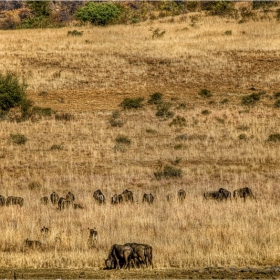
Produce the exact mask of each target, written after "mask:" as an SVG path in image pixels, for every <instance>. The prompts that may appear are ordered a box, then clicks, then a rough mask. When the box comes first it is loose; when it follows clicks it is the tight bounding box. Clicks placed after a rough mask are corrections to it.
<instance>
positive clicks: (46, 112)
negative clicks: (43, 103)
mask: <svg viewBox="0 0 280 280" xmlns="http://www.w3.org/2000/svg"><path fill="white" fill-rule="evenodd" d="M32 113H34V114H37V115H39V116H44V117H50V116H51V115H52V113H53V110H52V109H51V108H49V107H45V108H42V107H38V106H34V107H33V108H32Z"/></svg>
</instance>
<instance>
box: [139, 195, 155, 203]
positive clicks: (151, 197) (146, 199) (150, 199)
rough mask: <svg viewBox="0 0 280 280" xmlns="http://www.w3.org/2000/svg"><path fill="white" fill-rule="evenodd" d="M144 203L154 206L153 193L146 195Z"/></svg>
mask: <svg viewBox="0 0 280 280" xmlns="http://www.w3.org/2000/svg"><path fill="white" fill-rule="evenodd" d="M142 202H147V203H148V204H153V202H154V196H153V195H152V194H151V193H150V194H147V193H144V195H143V199H142Z"/></svg>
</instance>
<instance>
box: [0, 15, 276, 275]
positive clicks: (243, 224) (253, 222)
mask: <svg viewBox="0 0 280 280" xmlns="http://www.w3.org/2000/svg"><path fill="white" fill-rule="evenodd" d="M156 28H159V30H160V31H163V30H165V31H166V33H165V34H164V36H162V37H160V38H152V35H153V34H154V31H153V30H155V29H156ZM73 29H77V30H79V31H84V33H83V36H80V37H78V36H77V37H73V36H67V32H68V31H69V30H73ZM226 31H231V32H232V35H225V32H226ZM279 33H280V25H279V23H277V22H276V21H274V20H270V19H269V16H267V18H266V19H264V20H263V21H257V22H248V23H244V24H237V23H236V21H234V20H231V19H223V18H215V17H201V15H199V14H192V15H188V16H187V17H182V16H181V17H177V18H175V22H172V21H170V20H165V21H163V22H149V23H141V24H139V25H135V26H132V25H130V26H112V27H106V28H98V27H73V28H72V29H71V28H61V29H47V30H17V31H0V38H1V42H3V43H2V44H1V45H0V53H1V56H0V67H1V69H3V70H12V71H15V72H16V73H17V74H18V75H19V76H21V77H24V78H25V79H26V80H27V82H28V84H29V88H28V96H29V97H30V98H31V99H32V100H34V101H35V103H36V105H38V106H41V107H51V108H52V109H53V110H56V111H57V112H64V113H71V114H72V116H73V119H72V120H70V121H63V120H56V119H55V118H54V116H52V117H45V118H42V119H40V120H37V121H31V120H30V121H25V122H20V123H17V122H12V121H9V120H4V121H1V122H0V158H1V160H0V178H1V181H0V184H1V193H0V194H1V195H3V196H5V197H7V196H10V195H14V196H21V197H23V198H24V205H23V207H21V208H20V207H18V206H11V207H2V208H1V215H0V228H1V236H0V256H1V257H0V267H2V268H9V267H15V268H30V267H31V268H52V267H58V268H89V267H94V268H102V267H104V259H105V258H106V257H107V254H108V252H109V249H110V247H111V245H112V244H114V243H118V244H122V243H126V242H133V241H134V242H141V243H147V244H150V245H152V246H153V249H154V265H155V268H156V269H170V268H178V269H186V268H197V267H205V266H208V267H209V266H211V267H212V266H215V267H242V266H267V265H279V258H280V250H279V249H280V235H279V228H280V218H279V217H280V215H279V214H280V203H279V201H280V190H279V171H280V158H279V145H280V144H279V142H271V141H268V138H269V135H271V134H277V133H280V129H279V121H280V114H279V109H277V108H274V106H273V104H274V103H275V101H276V99H275V97H274V94H275V93H276V92H279V91H280V75H279V74H280V73H279V65H280V64H279V61H280V50H279V45H280V37H279ZM203 88H207V89H209V90H211V92H212V93H213V95H212V97H209V98H204V97H201V96H200V95H198V93H199V91H200V90H201V89H203ZM260 91H262V92H266V93H265V94H262V95H261V98H260V100H259V101H256V104H255V106H244V105H242V104H241V102H242V98H243V97H244V96H246V95H248V94H252V93H258V92H260ZM155 92H161V93H163V99H164V101H166V102H170V103H171V111H172V112H174V114H175V115H174V117H176V116H180V117H184V118H185V120H186V121H185V123H183V124H182V125H180V124H177V125H176V124H175V125H171V122H172V118H170V119H167V120H162V119H160V118H158V117H157V116H156V112H157V108H156V106H155V105H149V104H148V103H147V101H148V99H149V96H150V95H151V94H153V93H155ZM126 97H131V98H132V97H134V98H135V97H143V98H145V99H144V101H143V105H144V106H143V108H142V109H139V110H122V109H121V107H119V106H118V105H119V104H120V103H121V102H122V101H123V100H124V98H126ZM225 99H226V100H225ZM114 110H120V111H121V118H122V119H123V121H124V125H123V126H122V127H112V126H111V125H110V122H109V120H110V118H111V116H112V112H113V111H114ZM16 133H21V134H24V135H25V136H26V137H27V138H28V141H27V142H26V144H25V145H15V144H13V143H11V142H10V141H9V137H10V134H16ZM118 135H125V136H126V137H127V138H129V139H130V140H131V145H128V146H127V147H125V148H124V147H123V146H118V144H117V143H116V140H115V139H116V137H117V136H118ZM182 135H185V136H186V137H184V136H182ZM178 136H181V137H178ZM53 145H56V146H53ZM54 147H59V148H57V149H54ZM166 165H169V166H173V167H174V168H180V169H181V170H182V176H181V177H179V178H162V179H161V180H157V179H156V178H155V176H154V173H155V172H158V171H161V170H162V168H163V167H164V166H166ZM32 182H38V183H39V184H38V185H37V186H36V185H34V186H35V187H32V185H30V183H32ZM245 186H248V187H250V188H251V189H252V191H253V192H254V194H255V196H256V197H257V200H252V201H250V200H248V201H246V202H245V203H244V202H243V201H232V202H229V201H228V202H221V203H217V202H213V201H204V200H203V193H204V192H205V191H210V190H217V189H218V188H220V187H223V188H226V189H228V190H229V191H233V190H235V189H238V188H241V187H245ZM181 188H182V189H184V190H185V191H186V192H187V197H186V200H185V201H184V202H183V203H178V202H177V201H174V202H173V203H168V202H167V201H166V195H167V194H169V193H171V194H176V193H177V191H178V190H179V189H181ZM97 189H101V190H102V191H103V193H104V194H105V196H106V198H107V203H106V205H103V206H100V205H97V204H96V203H95V202H94V200H93V197H92V193H93V191H95V190H97ZM125 189H129V190H131V191H133V192H134V196H135V200H136V202H135V203H133V204H123V205H117V206H114V205H111V204H110V198H111V196H113V195H114V194H115V193H121V192H122V191H123V190H125ZM53 191H56V192H57V193H58V194H59V195H60V196H65V195H66V193H67V192H68V191H71V192H73V193H74V195H75V196H76V200H77V202H78V203H80V204H81V205H83V206H84V207H85V209H81V210H74V209H69V210H63V211H59V210H57V209H56V207H54V206H51V205H48V206H44V205H41V204H40V198H41V197H43V196H49V195H50V194H51V193H52V192H53ZM150 192H151V193H152V194H154V196H155V202H154V204H153V205H151V206H149V205H143V204H142V195H143V194H144V193H150ZM43 226H47V227H49V228H50V229H51V233H50V235H49V236H48V238H46V239H43V238H42V236H41V234H40V229H41V228H42V227H43ZM93 227H96V229H97V230H98V232H99V240H98V242H97V246H96V248H93V249H91V248H88V247H87V239H88V235H89V231H88V228H93ZM57 237H59V238H60V240H61V243H60V244H57V243H56V242H55V240H56V238H57ZM26 238H29V239H32V240H40V241H42V242H43V244H44V245H43V248H41V249H39V250H31V249H27V248H24V247H23V242H24V240H25V239H26ZM139 273H140V272H139Z"/></svg>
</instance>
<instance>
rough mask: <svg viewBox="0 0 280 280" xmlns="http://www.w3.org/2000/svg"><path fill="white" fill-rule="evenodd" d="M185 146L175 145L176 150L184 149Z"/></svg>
mask: <svg viewBox="0 0 280 280" xmlns="http://www.w3.org/2000/svg"><path fill="white" fill-rule="evenodd" d="M183 148H184V145H183V144H176V145H175V146H174V150H181V149H183Z"/></svg>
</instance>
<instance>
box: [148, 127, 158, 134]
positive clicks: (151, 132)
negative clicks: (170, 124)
mask: <svg viewBox="0 0 280 280" xmlns="http://www.w3.org/2000/svg"><path fill="white" fill-rule="evenodd" d="M146 132H147V133H150V134H157V131H156V130H155V129H152V128H147V129H146Z"/></svg>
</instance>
